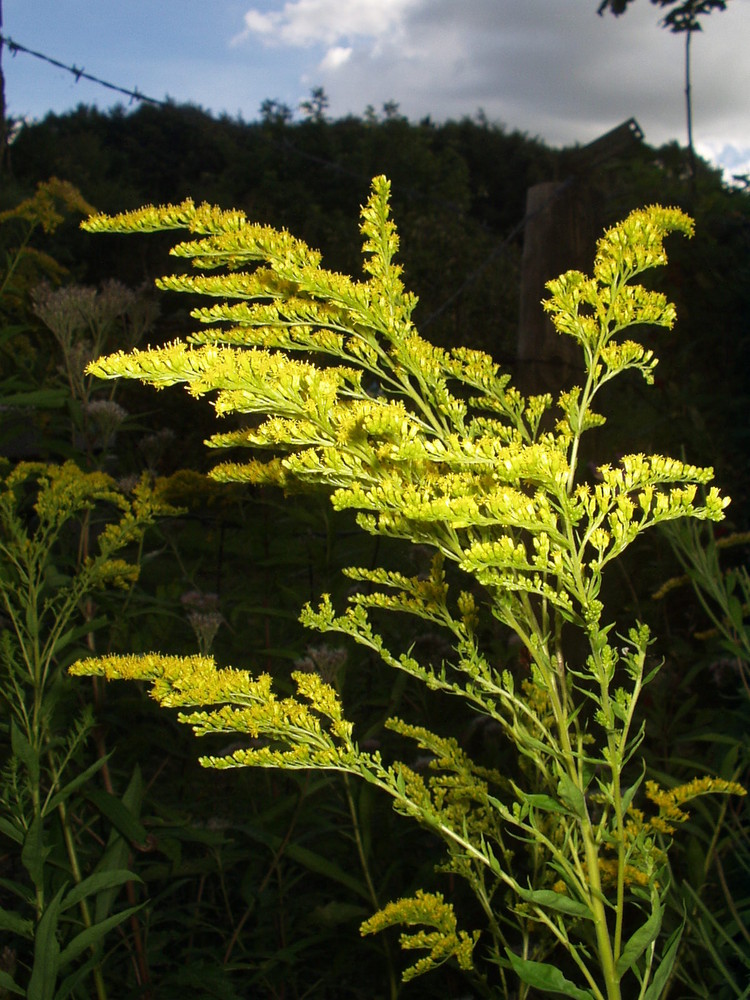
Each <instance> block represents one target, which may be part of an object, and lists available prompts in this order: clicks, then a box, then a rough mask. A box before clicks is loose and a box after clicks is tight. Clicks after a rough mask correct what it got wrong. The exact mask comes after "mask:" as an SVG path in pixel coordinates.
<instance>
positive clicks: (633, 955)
mask: <svg viewBox="0 0 750 1000" xmlns="http://www.w3.org/2000/svg"><path fill="white" fill-rule="evenodd" d="M661 918H662V909H661V906H660V904H659V900H658V898H656V896H654V899H653V903H652V910H651V916H650V917H649V918H648V920H647V921H646V922H645V924H642V925H641V926H640V927H639V928H638V930H637V931H635V932H634V933H633V935H632V936H631V937H630V938H628V940H627V941H626V942H625V947H624V948H623V949H622V954H621V955H620V957H619V959H618V960H617V965H616V967H615V972H616V973H617V975H618V976H623V975H624V974H625V973H626V972H627V971H628V969H631V968H632V967H633V966H634V965H635V963H636V962H637V961H638V959H639V958H640V957H641V955H642V954H643V952H644V951H645V950H646V948H648V946H649V945H650V944H651V943H652V942H653V941H655V940H656V939H657V938H658V936H659V931H660V930H661Z"/></svg>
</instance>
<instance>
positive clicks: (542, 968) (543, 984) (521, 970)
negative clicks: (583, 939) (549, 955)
mask: <svg viewBox="0 0 750 1000" xmlns="http://www.w3.org/2000/svg"><path fill="white" fill-rule="evenodd" d="M505 951H506V954H507V956H508V958H509V959H510V964H511V965H512V966H513V971H514V972H515V973H516V975H517V976H518V978H519V979H520V980H521V982H522V983H526V984H527V985H528V986H533V987H534V988H535V989H538V990H544V991H545V992H547V993H559V994H561V995H562V996H564V997H572V1000H594V995H593V993H592V992H591V991H590V990H582V989H580V988H579V987H578V986H576V984H575V983H571V981H570V980H569V979H566V978H565V976H564V975H563V974H562V972H560V970H559V969H558V968H556V967H555V966H554V965H549V964H548V963H547V962H532V961H531V960H530V959H528V958H519V956H518V955H516V954H515V953H514V952H512V951H511V950H510V948H506V949H505Z"/></svg>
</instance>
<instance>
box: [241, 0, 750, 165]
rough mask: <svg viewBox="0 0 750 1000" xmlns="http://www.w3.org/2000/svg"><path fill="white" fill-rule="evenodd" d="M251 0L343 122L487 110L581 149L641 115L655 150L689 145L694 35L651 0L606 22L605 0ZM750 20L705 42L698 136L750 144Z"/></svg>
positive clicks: (290, 60) (260, 24) (263, 26)
mask: <svg viewBox="0 0 750 1000" xmlns="http://www.w3.org/2000/svg"><path fill="white" fill-rule="evenodd" d="M251 2H254V4H255V5H254V6H253V7H252V8H250V9H248V10H247V13H246V15H245V22H244V23H245V30H244V32H243V36H242V37H244V38H249V37H253V38H254V39H255V40H256V42H260V43H261V45H262V48H263V50H264V51H265V52H267V53H271V52H273V54H274V58H275V59H278V61H279V65H282V64H283V65H285V66H288V67H289V69H288V72H289V75H290V77H291V76H293V77H294V80H295V83H296V84H297V86H300V85H307V86H323V87H324V88H325V90H326V93H327V94H328V96H329V99H330V113H331V115H332V116H333V117H337V116H339V115H345V114H349V113H354V114H360V113H361V112H362V110H363V109H364V108H365V107H366V106H367V105H370V104H371V105H373V106H375V107H378V106H380V105H381V104H383V103H385V102H387V101H390V100H394V101H397V102H398V103H399V105H400V108H401V111H402V112H403V113H404V114H405V115H407V116H408V117H409V118H411V119H412V120H419V119H421V118H422V117H424V116H425V115H431V116H432V117H433V118H434V119H435V120H438V121H440V120H444V119H446V118H450V117H453V118H461V117H462V116H464V115H471V114H474V113H475V112H476V111H477V110H478V109H480V108H481V109H482V110H483V111H484V112H485V113H486V115H487V117H488V118H489V119H490V120H491V121H495V122H500V123H503V124H504V125H506V127H509V128H519V129H522V130H524V131H526V132H528V133H530V134H532V135H538V136H540V137H542V138H544V139H545V140H546V141H547V142H550V143H552V144H570V143H572V142H580V143H585V142H588V141H590V140H591V139H594V138H596V136H598V135H601V134H602V133H603V132H606V131H607V130H608V129H610V128H612V127H613V126H615V125H617V124H619V123H620V122H622V121H624V120H625V119H627V118H630V117H631V116H632V117H634V118H636V119H637V120H638V122H639V124H640V125H641V127H642V128H643V130H644V132H645V137H646V141H647V142H649V143H651V144H653V145H657V144H660V143H662V142H665V141H668V140H669V139H672V138H676V139H677V140H678V141H679V142H681V143H684V142H685V107H684V78H683V74H684V39H683V37H682V36H680V35H674V34H672V33H670V32H668V31H666V30H664V28H663V27H660V24H659V20H660V16H661V12H660V10H658V9H656V8H655V7H654V5H653V4H651V3H648V2H646V0H643V2H641V3H634V4H633V5H632V7H631V8H629V9H628V12H627V14H626V15H625V16H623V17H620V18H614V17H612V16H610V15H607V16H604V17H598V16H597V13H596V9H597V5H598V0H566V2H561V0H251ZM749 28H750V2H747V0H746V2H745V3H744V4H743V3H739V0H737V2H736V3H734V4H728V7H727V10H726V11H725V12H721V13H718V14H716V15H715V17H713V18H711V19H710V20H706V22H705V24H704V31H703V32H701V33H700V34H699V35H697V36H696V37H695V40H694V44H693V49H692V64H693V110H694V133H695V138H696V142H698V143H700V142H703V144H704V148H705V147H707V146H708V145H710V146H711V148H712V150H713V149H715V150H720V149H721V148H722V146H723V145H725V144H726V143H727V142H734V143H735V145H737V146H738V148H744V147H746V146H747V145H748V142H750V125H748V115H747V97H746V95H747V94H748V92H750V64H748V61H747V59H746V58H745V52H744V47H745V41H744V39H746V38H747V32H748V29H749ZM305 49H306V50H308V51H307V53H305V52H304V51H302V50H305ZM256 51H257V50H256ZM715 155H716V153H714V156H715ZM743 162H744V158H743Z"/></svg>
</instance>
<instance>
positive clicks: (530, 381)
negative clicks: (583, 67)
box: [516, 118, 643, 393]
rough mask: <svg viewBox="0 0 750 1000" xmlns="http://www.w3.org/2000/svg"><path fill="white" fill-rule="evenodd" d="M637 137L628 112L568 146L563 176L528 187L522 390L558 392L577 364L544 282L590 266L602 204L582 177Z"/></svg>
mask: <svg viewBox="0 0 750 1000" xmlns="http://www.w3.org/2000/svg"><path fill="white" fill-rule="evenodd" d="M642 138H643V133H642V132H641V130H640V128H639V126H638V123H637V122H636V121H635V119H634V118H630V119H629V120H628V121H626V122H623V124H622V125H619V126H618V127H617V128H615V129H612V131H611V132H607V133H606V135H603V136H600V138H598V139H595V140H594V141H593V142H591V143H589V145H587V146H583V147H582V148H580V149H576V150H573V151H572V152H571V153H570V154H569V159H568V162H567V166H568V170H569V176H568V178H567V179H566V180H564V181H549V182H545V183H543V184H535V185H534V186H533V187H531V188H529V190H528V192H527V195H526V224H525V227H524V239H523V255H522V258H521V301H520V309H519V332H518V354H517V361H518V368H517V378H516V381H517V383H518V384H519V386H520V387H521V388H522V389H523V390H524V391H525V392H534V393H536V392H548V391H552V392H557V391H559V389H560V387H561V385H562V384H568V383H570V382H572V381H573V380H574V377H575V376H576V375H577V373H578V371H579V370H580V367H581V362H580V357H579V351H578V348H577V346H576V344H575V342H574V341H573V340H571V339H570V338H569V337H560V336H559V335H558V334H557V333H556V331H555V329H554V327H553V326H552V323H551V321H550V320H549V318H548V317H547V315H546V313H544V312H543V311H542V308H541V305H540V303H541V301H542V299H543V298H544V297H545V295H546V292H545V288H544V286H545V283H546V282H547V281H549V280H550V278H555V277H557V275H558V274H561V273H562V272H563V271H569V270H571V269H578V270H582V271H585V272H588V271H590V269H591V259H592V255H593V251H594V246H595V244H596V240H597V238H598V236H599V231H600V229H601V215H602V206H601V204H600V197H601V196H600V194H598V193H597V190H596V188H595V187H594V186H593V185H592V184H591V183H587V182H590V180H591V178H592V176H593V174H594V171H595V169H596V168H597V167H598V166H599V165H600V164H601V163H603V162H604V161H606V160H611V159H612V158H614V157H615V156H620V155H622V154H623V153H625V152H627V151H628V150H629V149H632V148H633V146H634V144H636V143H638V142H640V141H641V140H642Z"/></svg>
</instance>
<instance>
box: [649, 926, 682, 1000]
mask: <svg viewBox="0 0 750 1000" xmlns="http://www.w3.org/2000/svg"><path fill="white" fill-rule="evenodd" d="M684 927H685V925H684V924H683V925H682V927H678V929H677V930H676V931H675V932H674V934H673V935H672V937H671V938H670V940H669V943H668V945H667V950H666V951H665V953H664V958H663V959H662V960H661V962H660V964H659V968H658V969H657V970H656V972H655V973H654V978H653V979H652V980H651V985H650V986H649V988H648V989H647V990H646V992H645V994H644V996H643V1000H659V997H660V996H661V995H662V992H663V991H664V987H665V986H666V985H667V980H668V979H669V973H670V972H671V971H672V966H673V965H674V960H675V959H676V958H677V948H678V947H679V944H680V938H681V937H682V932H683V930H684Z"/></svg>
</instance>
